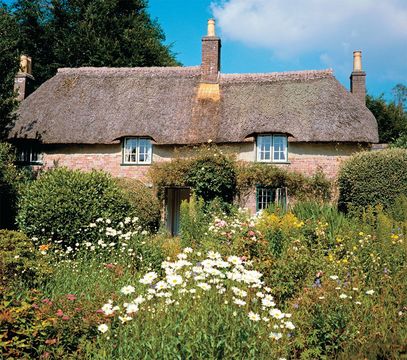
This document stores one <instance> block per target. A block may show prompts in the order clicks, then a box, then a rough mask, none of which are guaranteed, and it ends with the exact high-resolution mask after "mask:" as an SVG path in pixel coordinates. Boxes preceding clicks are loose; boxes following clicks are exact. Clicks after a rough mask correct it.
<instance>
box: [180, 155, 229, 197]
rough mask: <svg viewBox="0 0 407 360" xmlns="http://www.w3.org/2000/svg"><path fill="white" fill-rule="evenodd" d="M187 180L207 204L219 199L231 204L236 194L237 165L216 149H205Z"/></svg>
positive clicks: (189, 171)
mask: <svg viewBox="0 0 407 360" xmlns="http://www.w3.org/2000/svg"><path fill="white" fill-rule="evenodd" d="M185 180H186V183H187V185H189V186H190V187H191V188H192V189H194V191H195V193H196V195H197V196H198V197H201V198H203V199H204V201H205V202H210V201H212V200H214V199H215V198H219V199H222V200H223V201H225V202H227V203H231V202H232V201H233V198H234V196H235V194H236V169H235V164H234V162H233V161H232V160H231V159H229V158H228V157H226V156H225V155H223V154H222V152H221V151H219V150H217V149H216V148H214V149H211V148H209V149H203V150H201V151H200V152H199V153H198V156H197V157H196V158H194V159H193V161H192V162H191V164H190V167H189V169H188V171H187V173H186V179H185Z"/></svg>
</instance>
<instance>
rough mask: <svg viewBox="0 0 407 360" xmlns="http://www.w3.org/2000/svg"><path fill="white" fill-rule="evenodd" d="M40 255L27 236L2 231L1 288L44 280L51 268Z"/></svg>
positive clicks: (0, 237) (0, 236) (0, 233)
mask: <svg viewBox="0 0 407 360" xmlns="http://www.w3.org/2000/svg"><path fill="white" fill-rule="evenodd" d="M39 255H40V253H39V251H38V250H36V249H35V247H34V245H33V243H32V241H31V240H30V239H28V238H27V236H26V235H25V234H23V233H21V232H17V231H10V230H0V286H8V285H11V284H12V283H14V282H19V281H23V282H25V283H27V284H30V285H32V284H33V283H35V282H36V280H40V278H41V279H44V276H45V275H46V274H48V273H49V268H48V267H47V266H46V265H45V263H44V262H43V261H42V260H41V258H39Z"/></svg>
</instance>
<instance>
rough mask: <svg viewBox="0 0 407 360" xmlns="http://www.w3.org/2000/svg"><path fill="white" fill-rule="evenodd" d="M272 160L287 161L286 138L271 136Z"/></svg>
mask: <svg viewBox="0 0 407 360" xmlns="http://www.w3.org/2000/svg"><path fill="white" fill-rule="evenodd" d="M273 149H274V150H273V160H274V161H286V160H287V137H286V136H282V135H274V136H273Z"/></svg>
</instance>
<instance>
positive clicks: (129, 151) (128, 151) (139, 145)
mask: <svg viewBox="0 0 407 360" xmlns="http://www.w3.org/2000/svg"><path fill="white" fill-rule="evenodd" d="M130 143H133V145H132V146H128V144H130ZM142 149H143V150H144V151H143V152H141V150H142ZM134 150H135V151H134ZM143 155H144V156H145V157H146V159H145V160H141V156H143ZM129 156H134V159H135V160H134V161H133V160H131V158H130V159H129ZM152 161H153V145H152V144H151V139H149V138H146V137H125V138H124V139H123V146H122V163H123V164H124V165H150V164H151V163H152Z"/></svg>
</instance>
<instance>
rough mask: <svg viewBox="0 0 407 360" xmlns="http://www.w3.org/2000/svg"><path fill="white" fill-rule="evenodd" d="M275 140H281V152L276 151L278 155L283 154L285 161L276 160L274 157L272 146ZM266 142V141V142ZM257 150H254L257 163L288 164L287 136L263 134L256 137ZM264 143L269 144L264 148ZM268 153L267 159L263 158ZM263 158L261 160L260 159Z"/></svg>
mask: <svg viewBox="0 0 407 360" xmlns="http://www.w3.org/2000/svg"><path fill="white" fill-rule="evenodd" d="M276 139H283V151H278V153H280V154H281V153H283V154H284V156H285V159H277V158H276V157H275V151H277V150H276V149H275V148H274V144H275V143H277V141H276ZM266 140H267V141H266ZM256 143H257V144H256V145H257V150H256V160H257V161H258V162H265V163H286V162H288V140H287V135H283V134H264V135H258V136H257V142H256ZM265 143H269V145H268V146H267V145H266V146H265V145H264V144H265ZM267 153H269V154H270V155H269V157H267V158H264V157H265V156H266V155H265V154H267ZM262 156H263V159H262Z"/></svg>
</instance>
